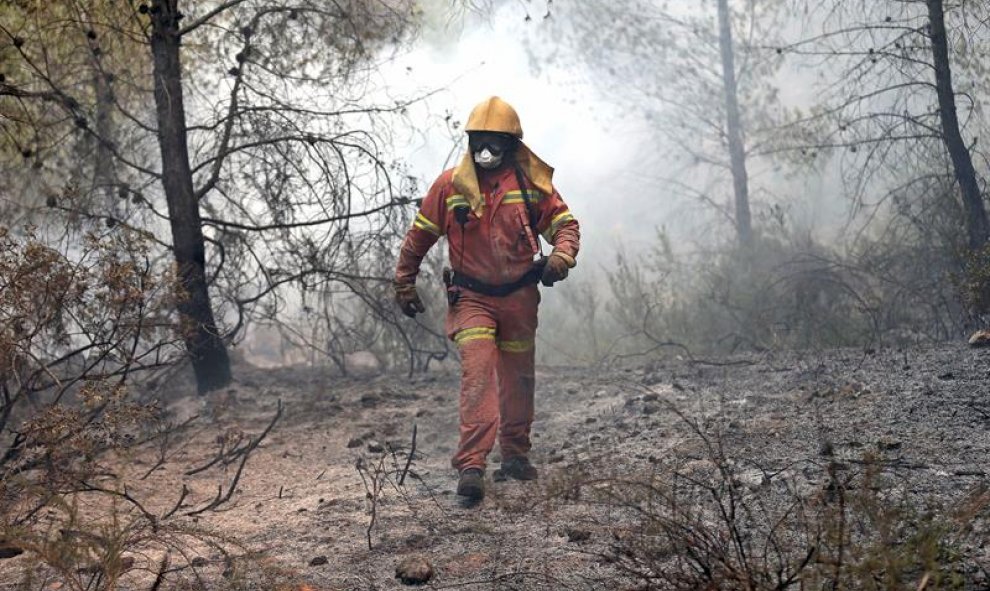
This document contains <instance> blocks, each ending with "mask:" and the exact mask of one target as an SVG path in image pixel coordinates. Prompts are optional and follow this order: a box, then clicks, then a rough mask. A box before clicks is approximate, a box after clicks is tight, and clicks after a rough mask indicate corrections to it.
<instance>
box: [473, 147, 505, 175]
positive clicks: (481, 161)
mask: <svg viewBox="0 0 990 591" xmlns="http://www.w3.org/2000/svg"><path fill="white" fill-rule="evenodd" d="M474 161H475V162H476V163H478V166H480V167H482V168H485V169H489V170H490V169H492V168H498V165H499V164H502V155H501V154H497V155H496V154H492V152H491V150H489V149H488V148H487V147H486V148H483V149H482V150H481V151H480V152H475V153H474Z"/></svg>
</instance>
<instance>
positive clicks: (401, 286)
mask: <svg viewBox="0 0 990 591" xmlns="http://www.w3.org/2000/svg"><path fill="white" fill-rule="evenodd" d="M394 288H395V302H396V303H397V304H399V307H400V308H402V313H403V314H405V315H406V316H408V317H410V318H415V317H416V314H420V313H422V312H426V307H425V306H423V301H422V300H420V299H419V294H418V293H417V292H416V284H415V283H396V284H394Z"/></svg>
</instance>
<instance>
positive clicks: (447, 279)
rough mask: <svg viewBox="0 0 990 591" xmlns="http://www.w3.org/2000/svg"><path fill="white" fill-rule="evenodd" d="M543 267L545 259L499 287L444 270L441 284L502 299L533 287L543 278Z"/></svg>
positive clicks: (458, 272)
mask: <svg viewBox="0 0 990 591" xmlns="http://www.w3.org/2000/svg"><path fill="white" fill-rule="evenodd" d="M545 265H546V259H540V260H539V261H536V262H535V263H533V267H532V268H531V269H530V270H529V271H526V272H525V273H524V274H523V276H522V277H520V278H519V279H516V280H515V281H513V282H511V283H502V284H499V285H493V284H491V283H486V282H484V281H482V280H480V279H475V278H474V277H471V276H470V275H465V274H464V273H461V272H460V271H454V270H453V269H444V270H443V282H444V285H446V286H447V287H451V286H456V287H463V288H464V289H470V290H471V291H473V292H476V293H480V294H481V295H484V296H489V297H495V298H504V297H506V296H508V295H510V294H512V293H514V292H516V291H518V290H520V289H522V288H524V287H526V286H527V285H535V284H537V283H539V282H540V277H542V276H543V267H544V266H545Z"/></svg>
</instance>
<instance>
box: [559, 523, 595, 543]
mask: <svg viewBox="0 0 990 591" xmlns="http://www.w3.org/2000/svg"><path fill="white" fill-rule="evenodd" d="M564 534H566V535H567V541H568V542H572V543H578V542H585V541H587V540H590V539H591V532H590V531H588V530H586V529H581V528H577V527H569V528H567V529H565V530H564Z"/></svg>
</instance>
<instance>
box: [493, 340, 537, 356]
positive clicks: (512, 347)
mask: <svg viewBox="0 0 990 591" xmlns="http://www.w3.org/2000/svg"><path fill="white" fill-rule="evenodd" d="M535 347H536V341H535V340H534V339H527V340H524V341H499V342H498V348H499V349H500V350H502V351H505V352H506V353H526V352H528V351H532V350H533V349H534V348H535Z"/></svg>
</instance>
